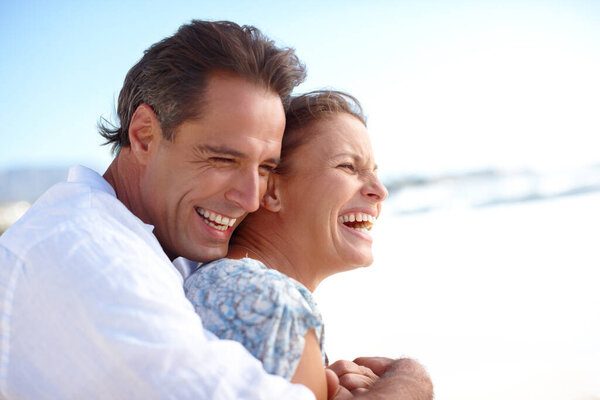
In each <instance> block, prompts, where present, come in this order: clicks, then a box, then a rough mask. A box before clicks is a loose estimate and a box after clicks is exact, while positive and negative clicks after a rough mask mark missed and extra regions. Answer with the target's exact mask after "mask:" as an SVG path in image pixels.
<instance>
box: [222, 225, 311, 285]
mask: <svg viewBox="0 0 600 400" xmlns="http://www.w3.org/2000/svg"><path fill="white" fill-rule="evenodd" d="M260 231H266V232H269V237H268V238H267V237H265V235H263V234H261V233H260ZM290 247H293V246H290V244H289V242H287V241H285V240H283V238H282V237H281V236H280V235H278V234H277V233H276V232H273V231H272V230H261V229H252V228H249V227H248V225H245V226H243V227H242V228H241V231H239V232H236V234H235V235H234V237H233V238H232V239H231V242H230V244H229V251H228V253H227V257H228V258H235V259H240V258H244V257H248V258H252V259H255V260H258V261H260V262H262V263H263V264H265V265H266V266H267V268H271V269H275V270H277V271H279V272H281V273H283V274H285V275H287V276H289V277H290V278H292V279H295V280H297V281H298V282H300V283H301V284H303V285H304V286H306V287H307V288H308V289H309V290H310V291H311V292H314V290H315V289H316V288H317V286H318V285H319V283H321V281H322V278H319V276H318V274H317V272H318V269H317V268H315V267H318V266H317V265H310V264H309V263H306V261H305V260H303V257H301V256H300V255H299V253H300V252H299V251H298V250H299V249H297V248H290Z"/></svg>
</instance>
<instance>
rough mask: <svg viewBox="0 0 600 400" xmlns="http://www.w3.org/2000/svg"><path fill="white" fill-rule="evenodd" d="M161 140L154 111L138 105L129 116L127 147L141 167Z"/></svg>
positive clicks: (145, 105) (148, 107) (146, 106)
mask: <svg viewBox="0 0 600 400" xmlns="http://www.w3.org/2000/svg"><path fill="white" fill-rule="evenodd" d="M160 139H162V130H161V128H160V122H159V121H158V118H157V117H156V114H155V113H154V110H152V108H151V107H150V106H149V105H147V104H140V105H139V106H138V108H137V109H136V110H135V111H134V113H133V115H132V116H131V122H130V123H129V145H130V147H131V152H132V153H133V154H134V156H135V158H136V159H137V160H138V162H139V163H140V164H142V165H145V164H146V163H147V160H148V157H149V155H150V154H151V153H152V151H153V150H154V149H155V148H156V146H153V144H157V143H158V142H160Z"/></svg>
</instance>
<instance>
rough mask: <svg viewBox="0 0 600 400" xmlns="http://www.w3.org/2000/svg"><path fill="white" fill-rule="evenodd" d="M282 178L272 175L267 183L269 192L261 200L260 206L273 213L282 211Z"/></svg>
mask: <svg viewBox="0 0 600 400" xmlns="http://www.w3.org/2000/svg"><path fill="white" fill-rule="evenodd" d="M280 183H281V181H280V177H279V176H278V175H277V174H276V173H271V175H270V176H269V181H268V183H267V190H266V192H265V194H264V196H263V197H262V199H261V200H260V206H261V207H262V208H264V209H266V210H269V211H271V212H279V210H280V209H281V197H280V196H279V188H280Z"/></svg>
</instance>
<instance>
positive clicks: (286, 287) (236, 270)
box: [184, 258, 326, 380]
mask: <svg viewBox="0 0 600 400" xmlns="http://www.w3.org/2000/svg"><path fill="white" fill-rule="evenodd" d="M184 288H185V293H186V296H187V298H188V299H189V300H190V301H191V302H192V304H193V305H194V308H195V309H196V312H197V313H198V315H200V317H201V318H202V324H203V325H204V327H205V328H206V329H208V330H210V331H211V332H213V333H214V334H215V335H216V336H218V337H219V338H221V339H230V340H235V341H237V342H240V343H242V344H243V345H244V347H246V349H248V351H250V353H252V355H254V357H256V358H257V359H259V360H261V361H262V363H263V367H264V369H265V370H266V371H267V372H269V373H271V374H275V375H279V376H282V377H284V378H286V379H288V380H289V379H291V378H292V376H293V375H294V372H295V371H296V367H297V366H298V362H299V361H300V357H301V356H302V351H303V349H304V335H306V333H307V332H308V331H309V330H311V329H314V330H315V333H316V335H317V339H318V340H319V343H320V345H321V349H323V321H322V318H321V314H320V313H319V310H318V309H317V305H316V303H315V301H314V299H313V296H312V294H311V293H310V291H309V290H308V289H307V288H306V287H305V286H303V285H302V284H301V283H300V282H297V281H296V280H294V279H292V278H290V277H288V276H287V275H284V274H282V273H281V272H279V271H276V270H272V269H268V268H267V267H266V266H265V265H264V264H263V263H261V262H260V261H257V260H253V259H250V258H243V259H241V260H234V259H228V258H223V259H221V260H217V261H213V262H211V263H208V264H204V265H202V266H201V267H200V268H199V269H197V270H196V271H194V273H193V274H192V275H190V276H189V277H188V278H187V279H186V281H185V285H184ZM322 354H323V362H324V363H326V357H325V352H324V351H323V350H322Z"/></svg>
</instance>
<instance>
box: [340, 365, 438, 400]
mask: <svg viewBox="0 0 600 400" xmlns="http://www.w3.org/2000/svg"><path fill="white" fill-rule="evenodd" d="M329 368H330V369H332V370H333V371H334V372H335V373H336V375H337V376H338V377H339V379H340V388H339V389H338V392H337V393H336V396H335V397H334V399H335V400H345V399H365V400H377V399H399V400H432V399H433V384H432V383H431V379H430V378H429V375H428V374H427V372H426V371H425V369H424V368H423V367H422V366H421V365H420V364H419V363H417V362H416V361H414V360H411V359H408V358H401V359H397V360H393V359H390V358H385V357H361V358H357V359H355V360H354V362H352V363H351V362H347V361H345V362H344V361H342V362H339V361H338V362H336V363H334V364H332V365H331V366H330V367H329Z"/></svg>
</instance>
